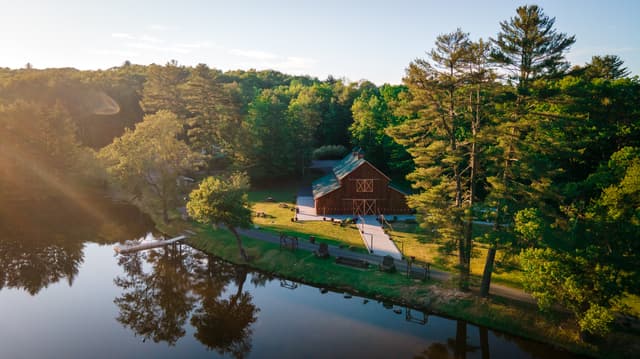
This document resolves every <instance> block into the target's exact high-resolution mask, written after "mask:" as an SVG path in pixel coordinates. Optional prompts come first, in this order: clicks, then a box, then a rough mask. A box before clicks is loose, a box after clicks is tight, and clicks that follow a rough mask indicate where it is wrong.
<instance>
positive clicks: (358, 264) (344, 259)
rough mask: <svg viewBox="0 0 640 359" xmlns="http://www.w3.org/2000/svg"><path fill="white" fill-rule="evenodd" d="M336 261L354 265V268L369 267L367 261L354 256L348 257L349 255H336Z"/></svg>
mask: <svg viewBox="0 0 640 359" xmlns="http://www.w3.org/2000/svg"><path fill="white" fill-rule="evenodd" d="M336 263H337V264H344V265H347V266H350V267H356V268H363V269H366V268H369V263H368V262H367V261H365V260H362V259H355V258H350V257H337V258H336Z"/></svg>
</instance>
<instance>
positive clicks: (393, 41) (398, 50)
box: [0, 0, 640, 85]
mask: <svg viewBox="0 0 640 359" xmlns="http://www.w3.org/2000/svg"><path fill="white" fill-rule="evenodd" d="M523 4H527V3H526V2H523V1H511V0H483V1H472V0H456V1H431V0H423V1H418V0H416V1H410V0H382V1H378V0H368V1H360V0H353V1H349V0H341V1H340V0H338V1H334V0H297V1H295V0H291V1H288V0H280V1H269V0H253V1H249V0H246V1H245V0H233V1H216V0H209V1H206V0H202V1H195V0H172V1H163V0H155V1H147V0H130V1H124V0H104V1H94V0H50V1H44V0H41V1H35V0H0V5H1V7H0V8H1V9H2V11H1V12H0V67H9V68H22V67H24V66H25V65H26V64H27V63H30V64H32V65H33V66H34V67H35V68H49V67H75V68H77V69H83V70H84V69H106V68H110V67H113V66H119V65H121V64H122V63H123V62H124V61H125V60H129V61H131V62H132V63H136V64H150V63H156V64H165V63H167V62H168V61H170V60H177V61H178V62H179V63H180V64H183V65H188V66H190V65H196V64H198V63H205V64H207V65H209V66H210V67H212V68H218V69H221V70H235V69H245V70H246V69H250V68H255V69H258V70H262V69H274V70H278V71H282V72H285V73H290V74H306V75H311V76H314V77H318V78H319V79H325V78H326V77H327V76H328V75H332V76H333V77H335V78H346V79H348V80H350V81H359V80H362V79H367V80H369V81H372V82H374V83H376V84H378V85H381V84H383V83H391V84H399V83H401V81H402V77H403V75H404V70H405V68H406V67H407V66H408V64H409V63H410V62H411V61H413V60H415V59H416V58H423V57H425V55H426V52H427V51H429V50H430V49H431V48H432V47H433V43H434V41H435V39H436V36H438V35H439V34H442V33H448V32H452V31H455V30H456V28H458V27H460V28H461V29H462V30H463V31H465V32H469V33H470V36H471V38H472V39H478V38H480V37H482V38H484V39H488V38H489V37H495V36H496V34H497V33H498V31H499V29H500V25H499V24H500V22H501V21H504V20H507V19H509V18H510V17H513V16H514V15H515V9H516V7H518V6H519V5H523ZM535 4H537V5H539V6H541V7H542V8H543V9H544V11H545V13H546V14H547V15H549V16H551V17H555V18H556V28H557V30H558V31H560V32H564V33H567V34H569V35H575V36H576V39H577V41H576V43H575V44H574V45H573V47H572V48H571V50H570V52H569V53H568V54H567V59H568V60H569V61H570V62H571V63H572V64H575V65H584V64H585V63H587V62H589V61H590V59H591V57H592V56H593V55H606V54H614V55H618V56H620V57H621V58H622V59H623V60H624V61H625V64H626V66H627V67H628V69H629V70H630V71H631V72H632V74H633V75H640V21H638V19H637V18H638V16H639V15H640V1H637V0H624V1H623V0H609V1H604V0H601V1H600V0H598V1H596V0H562V1H559V0H553V1H552V0H545V1H537V2H535Z"/></svg>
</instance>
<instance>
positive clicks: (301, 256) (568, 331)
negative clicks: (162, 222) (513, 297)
mask: <svg viewBox="0 0 640 359" xmlns="http://www.w3.org/2000/svg"><path fill="white" fill-rule="evenodd" d="M183 225H184V224H182V225H179V224H173V225H172V226H171V227H168V228H163V230H165V231H176V230H182V229H184V227H182V226H183ZM192 229H193V230H195V231H196V232H197V235H195V236H193V237H192V238H190V239H189V244H190V245H192V246H194V247H195V248H198V249H200V250H203V251H205V252H208V253H211V254H213V255H216V256H218V257H221V258H224V259H226V260H228V261H230V262H233V263H237V264H247V263H244V262H243V261H242V260H241V258H240V256H239V254H238V248H237V245H236V243H235V239H234V238H233V237H232V235H231V234H230V233H229V232H228V231H226V230H213V229H210V228H207V227H202V226H196V227H192ZM168 233H170V234H171V233H177V232H168ZM243 240H244V243H245V245H246V249H247V252H248V254H249V255H250V256H251V258H252V260H251V262H250V263H248V265H249V266H250V267H252V268H254V269H258V270H261V271H265V272H269V273H272V274H275V275H277V276H279V277H282V278H286V279H293V280H296V281H300V282H304V283H308V284H312V285H315V286H318V287H325V288H331V289H335V290H340V291H347V292H350V293H353V294H358V295H362V296H366V297H371V298H375V299H378V300H382V301H389V302H395V303H398V304H404V305H408V306H411V307H415V308H420V309H424V310H427V311H430V312H433V313H436V314H440V315H444V316H448V317H452V318H456V319H464V320H466V321H469V322H471V323H474V324H478V325H483V326H486V327H489V328H492V329H496V330H500V331H504V332H508V333H511V334H514V335H518V336H522V337H525V338H528V339H533V340H537V341H541V342H547V343H551V344H553V345H556V346H559V347H563V348H565V349H568V350H570V351H573V352H576V353H581V354H588V355H592V356H596V357H602V358H605V357H606V358H612V357H618V358H623V357H632V356H633V355H634V354H637V350H640V348H638V344H634V343H640V340H638V339H639V336H638V335H633V334H629V333H622V332H615V333H613V334H612V335H611V336H610V337H609V338H608V341H607V342H605V343H601V344H600V345H599V346H595V345H590V344H586V343H582V342H581V341H580V339H579V338H578V334H577V327H576V325H575V322H573V321H572V320H571V319H570V318H567V317H561V318H559V319H558V318H556V319H551V318H549V317H546V316H543V315H541V314H540V313H538V312H537V310H536V309H535V308H532V307H531V306H526V305H520V304H518V303H512V302H508V301H487V300H481V299H478V298H475V297H473V296H471V295H469V294H466V293H460V292H458V291H457V290H455V289H454V288H453V285H452V284H451V283H435V282H432V281H427V282H422V281H420V280H415V279H409V278H406V276H404V275H402V274H401V273H394V274H390V273H383V272H380V271H378V270H377V269H376V268H369V269H366V270H360V269H355V268H351V267H345V266H341V265H337V264H335V262H334V260H333V259H318V258H316V257H314V256H313V254H311V253H309V252H306V251H301V250H300V251H297V252H291V251H288V250H280V249H279V246H278V245H275V244H271V243H267V242H263V241H260V240H254V239H251V238H246V237H245V238H244V239H243ZM623 344H624V345H623Z"/></svg>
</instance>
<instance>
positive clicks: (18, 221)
mask: <svg viewBox="0 0 640 359" xmlns="http://www.w3.org/2000/svg"><path fill="white" fill-rule="evenodd" d="M88 201H91V203H93V204H94V209H95V211H92V212H91V213H87V212H86V211H83V209H82V208H80V207H78V206H77V205H75V204H73V203H69V202H65V201H59V200H42V201H13V202H6V201H5V202H3V203H2V205H1V206H0V234H1V238H0V290H2V289H3V288H18V289H24V290H25V291H27V292H28V293H29V294H31V295H36V294H37V293H38V292H40V291H41V290H42V289H43V288H46V287H48V286H49V285H50V284H52V283H56V282H59V281H61V280H65V281H66V282H67V283H68V284H69V286H71V285H72V284H73V282H74V280H75V278H76V276H77V274H78V270H79V268H80V266H81V265H82V264H83V262H84V254H83V249H84V246H85V243H86V242H96V243H114V242H116V241H118V240H121V239H122V238H132V236H136V235H140V234H141V233H144V231H146V230H147V229H148V228H149V221H148V220H145V218H143V217H141V214H140V212H139V211H137V210H136V209H135V208H133V207H130V206H125V205H114V204H113V203H111V202H110V201H105V199H101V198H93V199H89V200H88Z"/></svg>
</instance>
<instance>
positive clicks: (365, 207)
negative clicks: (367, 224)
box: [353, 199, 376, 216]
mask: <svg viewBox="0 0 640 359" xmlns="http://www.w3.org/2000/svg"><path fill="white" fill-rule="evenodd" d="M353 213H354V214H356V215H361V216H366V215H368V214H376V200H375V199H354V200H353Z"/></svg>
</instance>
